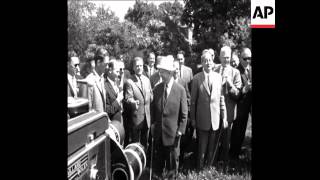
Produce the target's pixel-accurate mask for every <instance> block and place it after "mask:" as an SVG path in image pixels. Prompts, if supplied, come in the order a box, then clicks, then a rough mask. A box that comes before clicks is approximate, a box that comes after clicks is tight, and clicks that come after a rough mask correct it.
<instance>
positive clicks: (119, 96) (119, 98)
mask: <svg viewBox="0 0 320 180" xmlns="http://www.w3.org/2000/svg"><path fill="white" fill-rule="evenodd" d="M122 100H123V91H121V92H119V93H118V97H117V101H118V103H119V104H120V103H121V101H122Z"/></svg>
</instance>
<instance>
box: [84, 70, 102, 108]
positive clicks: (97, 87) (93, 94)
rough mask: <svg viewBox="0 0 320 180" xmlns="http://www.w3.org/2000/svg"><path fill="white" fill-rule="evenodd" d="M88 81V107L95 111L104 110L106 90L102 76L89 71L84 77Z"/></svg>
mask: <svg viewBox="0 0 320 180" xmlns="http://www.w3.org/2000/svg"><path fill="white" fill-rule="evenodd" d="M86 80H87V83H88V99H89V109H94V110H95V111H97V112H105V111H106V107H105V106H106V90H105V85H104V81H105V80H104V78H103V76H102V77H101V80H100V79H99V76H98V75H97V74H96V75H95V74H94V73H90V74H89V75H88V76H87V77H86Z"/></svg>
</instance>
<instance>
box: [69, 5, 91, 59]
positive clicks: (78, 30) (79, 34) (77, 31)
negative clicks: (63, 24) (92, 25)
mask: <svg viewBox="0 0 320 180" xmlns="http://www.w3.org/2000/svg"><path fill="white" fill-rule="evenodd" d="M94 9H95V6H94V4H93V3H90V2H88V1H87V0H83V1H77V0H68V47H69V49H73V50H74V51H76V52H77V54H78V55H79V56H80V57H81V56H83V55H84V51H85V49H86V46H87V41H88V40H89V39H90V38H89V36H88V28H87V26H88V25H87V18H88V16H89V15H91V14H92V11H93V10H94Z"/></svg>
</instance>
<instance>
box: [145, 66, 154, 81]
mask: <svg viewBox="0 0 320 180" xmlns="http://www.w3.org/2000/svg"><path fill="white" fill-rule="evenodd" d="M155 72H156V69H155V68H154V67H153V69H152V70H151V69H150V67H149V65H147V64H145V65H144V66H143V75H145V76H146V77H147V78H149V79H150V77H151V76H152V75H153V74H154V73H155Z"/></svg>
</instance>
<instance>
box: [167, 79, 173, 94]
mask: <svg viewBox="0 0 320 180" xmlns="http://www.w3.org/2000/svg"><path fill="white" fill-rule="evenodd" d="M173 81H174V79H173V77H171V79H170V80H169V83H168V87H167V98H168V96H169V94H170V91H171V88H172V85H173Z"/></svg>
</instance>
